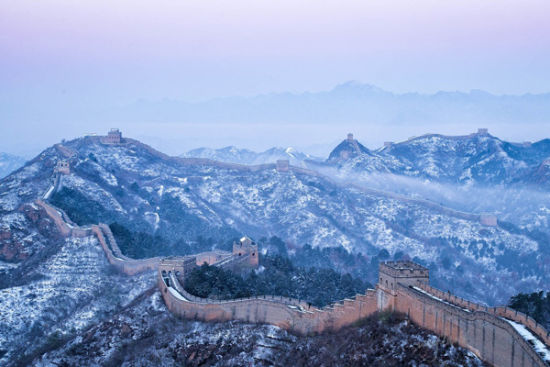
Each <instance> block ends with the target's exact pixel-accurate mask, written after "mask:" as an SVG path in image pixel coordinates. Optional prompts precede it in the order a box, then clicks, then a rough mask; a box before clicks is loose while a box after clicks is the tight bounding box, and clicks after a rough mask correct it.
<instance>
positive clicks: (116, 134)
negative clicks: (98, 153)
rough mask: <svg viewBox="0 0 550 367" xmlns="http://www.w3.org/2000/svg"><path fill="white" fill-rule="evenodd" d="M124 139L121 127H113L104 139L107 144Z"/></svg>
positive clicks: (116, 142) (117, 142)
mask: <svg viewBox="0 0 550 367" xmlns="http://www.w3.org/2000/svg"><path fill="white" fill-rule="evenodd" d="M121 140H122V133H121V132H120V130H119V129H111V130H109V132H108V133H107V137H106V138H105V140H104V143H105V144H120V141H121Z"/></svg>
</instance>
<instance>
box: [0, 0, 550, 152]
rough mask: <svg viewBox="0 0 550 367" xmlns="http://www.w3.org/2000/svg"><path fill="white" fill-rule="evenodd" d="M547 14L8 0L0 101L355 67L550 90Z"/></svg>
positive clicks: (500, 1)
mask: <svg viewBox="0 0 550 367" xmlns="http://www.w3.org/2000/svg"><path fill="white" fill-rule="evenodd" d="M549 16H550V1H548V0H523V1H518V0H514V1H510V0H494V1H493V0H446V1H443V0H440V1H434V0H415V1H412V0H391V1H390V0H376V1H370V0H362V1H350V0H337V1H323V0H315V1H309V0H308V1H303V0H300V1H299V0H277V1H261V0H232V1H212V0H193V1H185V0H155V1H143V0H132V1H119V0H117V1H112V0H94V1H91V0H90V1H52V0H40V1H36V0H32V1H29V0H0V102H3V103H4V104H8V105H11V106H16V107H17V108H25V106H26V104H30V105H33V104H50V103H51V104H52V105H54V106H63V105H69V104H76V105H87V104H90V105H101V104H102V103H109V104H112V103H115V104H116V103H131V102H133V101H135V100H137V99H140V98H143V99H162V98H171V99H182V100H204V99H208V98H212V97H217V96H232V95H255V94H259V93H267V92H276V91H293V92H300V91H318V90H324V89H330V88H332V87H333V86H334V85H336V84H339V83H341V82H344V81H347V80H358V81H362V82H366V83H371V84H375V85H378V86H380V87H382V88H385V89H387V90H391V91H394V92H404V91H417V92H434V91H437V90H470V89H484V90H487V91H490V92H493V93H498V94H501V93H512V94H521V93H527V92H531V93H540V92H549V91H550V87H549V86H550V67H549V65H550V36H549V35H550V21H549ZM0 106H1V104H0ZM0 118H1V114H0ZM7 123H8V121H0V124H3V125H4V126H1V125H0V127H5V126H6V124H7ZM9 123H14V122H13V121H10V122H9ZM82 129H83V128H82ZM82 129H81V130H82ZM0 148H1V147H0Z"/></svg>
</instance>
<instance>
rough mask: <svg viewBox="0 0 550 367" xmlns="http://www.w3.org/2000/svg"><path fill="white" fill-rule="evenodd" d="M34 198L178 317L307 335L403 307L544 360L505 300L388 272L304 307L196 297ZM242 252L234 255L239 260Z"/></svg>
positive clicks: (530, 362) (157, 262) (466, 335)
mask: <svg viewBox="0 0 550 367" xmlns="http://www.w3.org/2000/svg"><path fill="white" fill-rule="evenodd" d="M35 204H36V205H38V206H40V207H41V208H43V209H44V211H45V212H46V214H47V215H48V216H49V217H50V218H51V219H52V220H53V221H54V223H55V225H56V227H57V228H58V229H59V231H60V233H61V234H62V235H63V236H65V237H71V236H76V237H83V236H89V235H92V234H93V235H95V236H96V237H97V239H98V242H99V243H100V245H101V247H102V249H103V251H104V252H105V254H106V257H107V259H108V261H109V263H111V264H112V265H113V266H115V267H116V268H117V269H118V270H119V271H121V272H123V273H125V274H127V275H134V274H137V273H140V272H143V271H149V270H157V269H158V279H157V281H158V286H159V289H160V291H161V294H162V296H163V299H164V301H165V303H166V306H167V308H168V309H169V310H170V311H171V312H173V313H175V314H176V315H178V316H181V317H184V318H189V319H196V320H203V321H230V320H241V321H245V322H254V323H268V324H273V325H276V326H279V327H281V328H284V329H287V330H290V331H293V332H296V333H299V334H310V333H320V332H323V331H326V330H337V329H340V328H342V327H344V326H347V325H350V324H353V323H354V322H356V321H358V320H360V319H362V318H364V317H367V316H369V315H372V314H374V313H375V312H377V311H379V310H383V309H388V308H389V309H393V310H395V311H399V312H402V313H405V314H407V315H408V317H409V318H410V319H411V320H412V321H413V322H415V323H417V324H418V325H421V326H423V327H424V328H426V329H429V330H431V331H433V332H434V333H436V334H438V335H441V336H444V337H447V338H448V339H449V340H450V341H452V342H456V343H458V344H459V345H461V346H463V347H465V348H467V349H469V350H470V351H472V352H473V353H475V354H476V355H477V356H478V357H480V358H481V359H482V360H484V361H486V362H488V363H490V364H492V365H495V366H505V367H508V366H510V367H514V366H522V367H525V366H532V367H535V366H536V367H543V366H550V359H549V360H545V359H544V358H543V357H542V356H541V355H539V353H537V352H536V351H535V350H534V349H533V346H532V345H531V344H529V343H528V342H527V341H526V340H525V338H524V337H523V336H522V335H521V334H520V333H519V332H518V331H517V330H516V329H515V328H514V327H513V326H512V324H510V322H508V321H507V319H508V320H513V321H515V322H517V323H519V324H521V325H524V326H525V327H527V328H528V329H529V330H530V331H531V332H532V333H533V334H534V335H536V337H538V338H539V339H540V340H541V341H542V342H543V343H544V344H546V348H548V346H549V345H550V333H549V332H548V331H546V330H545V329H544V328H543V327H542V326H541V325H539V324H537V323H536V322H535V321H534V320H533V319H532V318H529V317H528V316H526V315H524V314H521V313H519V312H515V311H512V310H510V309H508V308H506V307H494V308H487V307H485V306H481V305H478V304H475V303H473V302H470V301H466V300H463V299H461V298H458V297H456V296H453V295H451V294H449V293H445V292H442V291H440V290H437V289H435V288H432V287H430V286H429V285H428V284H427V282H419V283H417V284H415V286H414V287H413V286H411V285H405V284H401V283H400V282H399V279H397V278H395V279H394V280H395V288H393V283H392V289H389V288H387V287H385V286H384V284H382V282H380V283H379V284H378V285H377V286H376V290H372V289H369V290H367V291H366V293H365V294H364V295H357V296H355V297H354V298H353V299H346V300H343V301H341V302H337V303H334V304H332V305H329V306H327V307H324V308H322V309H318V308H315V307H311V306H310V305H308V304H307V303H305V302H304V301H301V300H295V299H291V298H285V297H274V296H260V297H251V298H244V299H236V300H211V299H201V298H198V297H195V296H192V295H190V294H189V293H188V292H186V291H185V290H184V289H183V287H182V286H181V285H180V284H179V281H178V280H177V277H176V276H175V274H174V271H173V269H172V268H170V266H166V265H163V264H162V260H161V258H158V257H156V258H149V259H141V260H138V259H131V258H128V257H126V256H124V255H123V254H122V252H121V251H120V248H119V247H118V245H117V243H116V240H115V239H114V236H113V235H112V233H111V231H110V229H109V227H108V226H107V225H106V224H99V225H92V226H90V227H79V226H77V225H75V224H74V223H67V222H66V220H65V219H66V218H65V217H66V214H64V213H63V212H62V211H61V210H59V209H57V208H55V207H53V206H51V205H49V204H46V203H45V202H43V201H42V200H37V201H35ZM67 219H68V218H67ZM243 259H244V257H241V258H240V259H239V258H237V257H235V260H234V261H236V262H238V261H240V262H242V261H243ZM223 262H226V259H224V260H223ZM381 270H382V266H381ZM163 272H165V273H164V274H165V275H163ZM393 275H395V274H393ZM393 275H392V276H393ZM381 279H382V278H381ZM386 285H387V284H386ZM388 300H389V301H388Z"/></svg>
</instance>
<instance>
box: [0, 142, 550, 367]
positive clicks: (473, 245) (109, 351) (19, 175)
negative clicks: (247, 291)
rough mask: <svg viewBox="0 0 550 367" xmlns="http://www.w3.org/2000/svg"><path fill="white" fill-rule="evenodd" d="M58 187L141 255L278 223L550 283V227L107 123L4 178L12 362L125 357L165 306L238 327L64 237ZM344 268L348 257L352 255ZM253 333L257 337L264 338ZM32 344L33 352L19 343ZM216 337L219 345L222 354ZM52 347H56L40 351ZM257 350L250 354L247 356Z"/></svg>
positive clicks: (524, 283) (216, 329) (392, 252)
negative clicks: (110, 140) (211, 153)
mask: <svg viewBox="0 0 550 367" xmlns="http://www.w3.org/2000/svg"><path fill="white" fill-rule="evenodd" d="M371 153H372V152H371ZM373 154H374V153H373ZM377 154H378V153H377ZM357 158H358V157H356V158H352V159H357ZM59 161H66V162H68V163H69V165H70V174H63V175H61V176H60V179H59V181H58V184H57V185H54V183H56V181H54V179H53V176H54V170H55V167H56V165H57V163H58V162H59ZM52 187H53V188H54V189H53V191H52ZM45 193H50V194H51V195H50V196H48V200H49V201H50V203H52V204H54V205H56V206H58V207H60V208H62V209H64V210H65V212H66V213H67V214H68V216H69V217H70V218H71V219H72V220H73V221H74V222H76V223H78V224H86V223H97V222H105V223H108V224H111V223H117V224H118V228H119V229H120V228H122V230H120V231H118V232H117V233H115V235H117V236H123V237H119V238H118V239H119V242H120V245H121V248H122V250H123V251H124V252H125V253H127V254H131V255H132V256H151V255H168V254H185V253H190V252H196V251H197V249H206V248H212V247H223V246H224V245H225V244H226V243H227V242H230V241H231V240H232V239H233V238H234V237H236V236H240V235H242V234H248V235H250V236H252V237H254V238H259V237H264V236H265V237H270V236H272V235H276V236H278V237H280V238H281V239H283V241H284V242H285V244H286V246H287V248H288V252H289V253H290V254H292V252H293V251H294V250H295V249H297V248H298V247H300V246H304V245H305V244H310V245H312V246H313V247H317V248H324V247H343V248H345V249H346V250H348V251H350V252H351V253H352V254H358V253H359V252H361V253H362V254H363V255H367V256H369V257H370V258H371V259H372V264H373V265H372V272H371V273H372V274H376V264H377V262H378V261H379V260H382V259H385V258H387V257H388V256H390V257H409V258H414V259H415V260H416V261H419V262H422V263H424V264H426V265H427V266H429V267H430V270H431V275H432V279H433V282H432V283H433V284H434V285H436V286H438V287H440V288H443V289H450V290H453V291H454V292H455V293H458V294H460V295H462V296H465V297H468V298H469V299H474V300H482V301H483V300H484V301H487V302H488V303H490V304H495V303H502V302H504V301H506V300H507V298H508V297H509V296H510V295H512V294H516V293H517V292H518V291H532V290H533V289H539V288H541V287H546V286H547V285H548V284H549V283H550V278H549V277H550V275H549V274H550V269H549V265H548V264H550V261H549V259H550V251H549V248H548V242H546V237H544V236H542V235H538V236H537V235H535V234H534V232H532V231H530V230H529V229H528V228H527V227H524V226H521V225H518V226H515V225H510V224H508V223H505V222H503V223H499V225H498V226H484V225H482V224H481V223H480V220H479V216H477V215H475V214H470V213H464V212H459V211H455V210H451V209H449V208H446V207H443V206H440V205H437V204H435V203H434V202H428V201H424V200H413V199H410V198H406V197H401V196H398V195H395V194H388V193H384V192H381V191H376V190H371V189H368V188H365V187H361V186H357V185H353V184H349V183H343V182H341V181H335V180H334V179H332V178H331V177H328V176H324V175H322V174H320V173H318V172H315V171H311V170H308V169H303V168H291V170H290V171H288V172H279V171H277V170H276V167H275V165H274V164H265V165H262V166H243V165H237V164H232V163H224V162H216V161H213V160H210V159H203V158H178V157H169V156H167V155H165V154H162V153H160V152H158V151H156V150H154V149H152V148H151V147H149V146H147V145H144V144H142V143H140V142H138V141H135V140H132V139H124V141H123V143H122V144H119V145H105V144H102V143H101V141H100V138H99V137H85V138H80V139H76V140H73V141H69V142H65V143H63V144H58V145H55V146H53V147H50V148H48V149H46V150H45V151H43V152H42V153H41V154H40V155H38V156H37V157H36V158H34V159H33V160H31V161H29V162H27V163H26V164H25V166H24V167H23V168H21V169H19V170H17V171H15V172H14V173H12V174H11V175H9V176H8V177H6V178H4V179H2V180H0V288H1V291H0V314H2V315H3V317H2V320H0V363H7V362H9V361H17V362H18V363H19V364H34V365H38V366H41V365H48V363H49V361H51V362H52V363H53V362H55V363H58V362H59V363H61V360H64V359H65V358H66V357H67V356H73V357H74V358H73V357H71V358H73V359H74V360H80V359H81V358H83V357H82V353H84V354H85V355H87V356H88V357H86V358H92V357H90V356H96V357H97V358H96V357H93V358H95V359H96V360H97V363H98V364H102V363H103V362H106V361H117V358H119V357H117V352H116V350H117V348H118V347H117V346H120V347H121V348H122V345H123V344H124V342H123V340H122V339H124V338H127V336H128V335H130V336H132V335H136V336H139V338H148V337H149V336H151V335H152V334H151V331H150V330H151V328H152V327H151V326H148V325H157V323H156V321H159V320H160V321H159V322H162V323H163V324H164V325H165V326H163V328H164V329H163V330H166V334H170V333H172V332H173V333H174V335H179V336H178V338H187V339H186V340H195V339H193V338H195V337H196V333H195V331H196V330H199V329H200V333H202V334H204V335H211V336H212V337H214V335H218V336H219V335H220V334H223V335H228V333H230V332H231V330H233V327H234V326H232V325H218V326H213V325H204V324H199V323H193V322H187V323H186V324H185V326H182V328H176V327H175V326H174V327H175V328H174V329H170V327H169V326H168V323H169V320H171V319H172V318H171V316H170V315H164V314H163V312H164V307H163V306H162V305H161V304H159V303H158V302H159V300H158V295H155V296H153V298H151V295H152V294H154V292H153V291H147V289H149V288H151V287H154V275H153V274H144V275H142V276H140V277H138V278H127V277H124V276H121V275H119V274H116V273H114V272H113V271H112V269H111V268H110V267H109V265H108V263H107V261H106V259H105V257H104V254H103V253H102V251H101V249H100V247H99V246H98V244H97V241H96V239H95V238H94V237H85V238H81V239H63V238H62V236H61V234H60V233H58V231H57V229H56V227H55V225H54V223H53V222H52V221H51V219H50V218H49V217H48V216H47V215H46V214H45V212H44V210H43V209H42V208H41V207H40V206H39V205H36V204H35V203H34V202H35V200H36V199H38V198H44V196H45ZM549 213H550V212H549ZM549 215H550V214H549ZM128 238H131V241H127V239H128ZM339 270H343V271H345V270H346V265H345V263H341V264H340V267H339ZM367 273H368V272H367ZM370 280H371V281H373V282H374V279H370ZM495 285H497V286H495ZM143 292H145V293H143ZM140 294H145V295H146V296H140ZM136 297H137V298H136ZM159 315H163V316H159ZM159 317H160V318H159ZM106 318H107V319H106ZM102 320H105V321H104V322H102ZM167 320H168V321H167ZM94 325H96V326H94ZM171 325H174V324H171ZM90 327H91V329H89V328H90ZM243 327H244V328H245V329H247V328H248V329H250V331H251V332H252V333H253V335H255V337H257V338H260V339H262V338H267V339H269V340H272V338H271V337H272V336H273V335H274V334H273V333H274V332H273V331H272V328H271V327H253V328H251V327H248V326H243ZM407 330H409V331H410V329H407ZM411 332H412V331H411ZM415 333H416V332H415ZM275 334H277V335H280V336H282V337H284V338H286V337H287V336H286V334H284V333H282V332H280V331H277V332H275ZM119 336H122V339H121V338H120V337H119ZM397 337H399V338H402V337H404V336H403V334H402V331H399V330H396V331H395V333H394V335H393V336H392V337H391V338H392V339H391V340H394V339H395V338H397ZM103 338H106V339H103ZM425 338H426V337H424V339H425ZM222 339H223V338H222ZM424 339H423V340H424ZM102 340H105V341H106V342H105V343H104V342H103V341H102ZM132 340H133V339H132ZM140 340H141V339H140ZM147 340H148V339H147ZM182 340H183V339H182ZM196 340H197V343H199V344H201V345H203V344H204V343H203V341H202V340H203V339H201V338H197V339H196ZM212 340H214V339H212ZM216 340H221V339H219V338H218V339H216ZM296 342H297V343H302V344H300V345H304V346H305V345H310V344H311V343H316V341H315V340H306V339H304V340H303V341H299V340H297V341H296ZM243 343H248V344H246V345H249V346H250V348H253V346H252V344H250V340H246V341H243ZM392 343H393V342H392ZM423 343H424V342H423ZM283 344H284V345H283ZM283 344H281V348H283V350H290V349H289V348H291V347H290V345H288V343H287V344H285V343H283ZM397 344H398V343H396V345H397ZM124 345H129V344H128V343H126V344H124ZM163 345H164V344H163ZM216 345H217V344H216ZM224 345H225V344H224ZM388 345H393V344H391V343H390V344H388ZM140 346H143V347H144V348H145V349H143V350H148V349H147V348H151V347H150V346H149V345H145V344H140ZM22 348H24V350H25V353H23V354H21V353H18V352H17V351H18V350H23V349H22ZM140 348H141V347H140ZM154 348H155V349H156V350H160V349H162V353H161V354H162V355H160V354H159V358H161V359H165V358H167V356H168V355H173V353H172V352H177V351H178V350H179V347H178V346H177V345H174V346H173V347H166V348H165V347H161V346H158V345H155V346H154ZM212 348H213V349H212ZM215 348H218V347H211V348H210V349H209V350H211V351H212V353H213V355H215V354H216V350H217V349H215ZM304 348H305V347H304ZM388 348H389V347H388ZM392 348H393V347H392ZM392 348H389V349H387V350H388V352H387V353H390V354H391V353H392V352H391V351H392V350H394V349H392ZM303 350H306V349H303ZM44 353H46V355H45V356H44V357H43V358H44V359H42V360H39V359H36V356H38V355H43V354H44ZM177 353H179V352H177ZM251 353H252V352H251ZM254 353H255V352H254ZM304 353H305V352H304ZM15 355H17V356H18V359H17V360H15V359H13V356H15ZM195 355H196V354H195ZM101 356H106V357H105V358H102V357H101ZM246 356H247V355H246V354H244V355H240V357H239V358H244V359H243V361H246V360H247V359H246V358H249V357H250V356H249V355H248V357H246ZM185 358H192V359H193V358H195V357H193V356H191V355H189V356H187V355H186V356H185ZM275 358H276V357H275ZM33 360H34V362H33Z"/></svg>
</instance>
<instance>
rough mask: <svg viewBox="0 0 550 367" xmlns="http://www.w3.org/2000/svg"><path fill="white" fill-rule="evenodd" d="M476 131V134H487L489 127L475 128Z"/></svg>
mask: <svg viewBox="0 0 550 367" xmlns="http://www.w3.org/2000/svg"><path fill="white" fill-rule="evenodd" d="M477 133H478V135H487V134H489V129H487V128H479V129H477Z"/></svg>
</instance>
